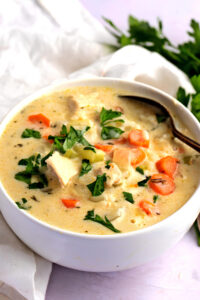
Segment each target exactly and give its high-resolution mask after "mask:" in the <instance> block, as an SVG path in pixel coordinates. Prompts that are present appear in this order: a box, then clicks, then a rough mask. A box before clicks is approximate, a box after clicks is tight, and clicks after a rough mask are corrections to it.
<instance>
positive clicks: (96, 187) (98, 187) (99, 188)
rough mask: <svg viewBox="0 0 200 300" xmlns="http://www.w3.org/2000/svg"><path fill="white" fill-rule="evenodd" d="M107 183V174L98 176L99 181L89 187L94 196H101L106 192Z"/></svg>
mask: <svg viewBox="0 0 200 300" xmlns="http://www.w3.org/2000/svg"><path fill="white" fill-rule="evenodd" d="M105 182H106V174H105V173H104V174H103V175H98V176H97V179H96V180H95V181H94V182H92V183H90V184H88V185H87V187H88V189H89V190H90V192H91V193H92V196H94V197H96V196H100V195H101V194H102V193H103V192H104V183H105Z"/></svg>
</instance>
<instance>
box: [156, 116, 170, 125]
mask: <svg viewBox="0 0 200 300" xmlns="http://www.w3.org/2000/svg"><path fill="white" fill-rule="evenodd" d="M167 118H168V116H166V115H163V114H162V115H161V114H156V119H157V122H158V123H163V122H165V121H166V120H167Z"/></svg>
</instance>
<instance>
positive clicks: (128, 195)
mask: <svg viewBox="0 0 200 300" xmlns="http://www.w3.org/2000/svg"><path fill="white" fill-rule="evenodd" d="M123 195H124V199H125V200H126V201H128V202H130V203H134V200H133V195H132V194H131V193H128V192H123Z"/></svg>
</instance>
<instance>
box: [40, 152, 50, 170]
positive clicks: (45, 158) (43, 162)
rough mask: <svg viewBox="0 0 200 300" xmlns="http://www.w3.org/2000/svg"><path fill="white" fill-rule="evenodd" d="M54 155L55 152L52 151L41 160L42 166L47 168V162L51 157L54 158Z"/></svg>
mask: <svg viewBox="0 0 200 300" xmlns="http://www.w3.org/2000/svg"><path fill="white" fill-rule="evenodd" d="M52 154H53V150H52V151H50V152H49V153H48V154H47V155H45V156H44V157H43V158H42V159H41V166H42V167H43V166H46V164H47V163H46V160H47V159H48V158H49V157H50V156H52Z"/></svg>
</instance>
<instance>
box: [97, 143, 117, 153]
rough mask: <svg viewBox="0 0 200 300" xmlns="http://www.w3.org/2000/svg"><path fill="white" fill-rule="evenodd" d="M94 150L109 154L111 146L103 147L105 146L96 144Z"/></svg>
mask: <svg viewBox="0 0 200 300" xmlns="http://www.w3.org/2000/svg"><path fill="white" fill-rule="evenodd" d="M94 146H95V148H97V149H100V150H102V151H104V152H111V151H112V150H113V147H114V146H113V145H105V144H96V145H94Z"/></svg>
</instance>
